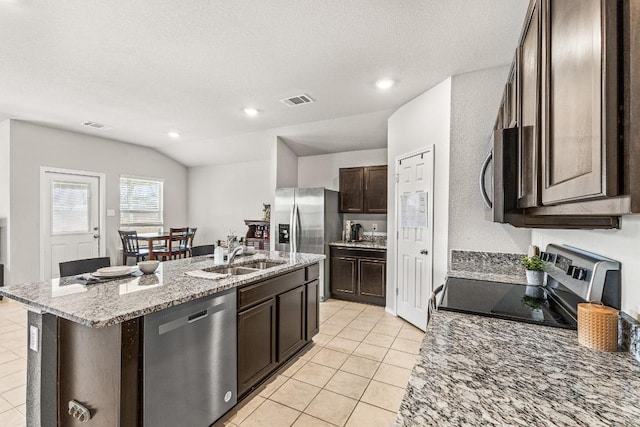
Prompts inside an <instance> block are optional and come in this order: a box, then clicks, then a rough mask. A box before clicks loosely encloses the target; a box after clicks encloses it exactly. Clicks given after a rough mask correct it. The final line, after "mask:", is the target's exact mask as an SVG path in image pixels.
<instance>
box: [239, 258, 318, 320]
mask: <svg viewBox="0 0 640 427" xmlns="http://www.w3.org/2000/svg"><path fill="white" fill-rule="evenodd" d="M304 279H305V269H303V268H301V269H300V270H296V271H292V272H291V273H287V274H284V275H282V276H278V277H274V278H273V279H267V280H264V281H262V282H258V283H254V284H252V285H248V286H245V287H243V288H239V289H238V310H242V309H244V308H246V307H249V306H251V305H253V304H256V303H258V302H260V301H264V300H266V299H268V298H271V297H274V296H276V295H278V294H281V293H283V292H286V291H288V290H290V289H293V288H295V287H296V286H300V285H301V284H303V283H304V282H305V280H304Z"/></svg>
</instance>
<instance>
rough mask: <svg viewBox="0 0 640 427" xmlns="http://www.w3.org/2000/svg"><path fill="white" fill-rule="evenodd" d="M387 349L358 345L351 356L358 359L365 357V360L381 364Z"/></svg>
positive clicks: (363, 344)
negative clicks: (358, 357)
mask: <svg viewBox="0 0 640 427" xmlns="http://www.w3.org/2000/svg"><path fill="white" fill-rule="evenodd" d="M387 351H388V349H386V348H384V347H378V346H377V345H371V344H365V343H362V344H360V345H359V346H358V347H357V348H356V349H355V350H354V351H353V354H354V355H356V356H360V357H365V358H367V359H372V360H376V361H378V362H382V359H384V356H385V355H386V354H387Z"/></svg>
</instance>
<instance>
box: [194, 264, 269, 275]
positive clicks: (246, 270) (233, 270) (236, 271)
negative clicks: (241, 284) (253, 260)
mask: <svg viewBox="0 0 640 427" xmlns="http://www.w3.org/2000/svg"><path fill="white" fill-rule="evenodd" d="M204 271H209V272H212V273H220V274H230V275H232V276H239V275H242V274H251V273H255V272H256V271H260V270H258V269H257V268H250V267H247V266H237V267H211V268H205V269H204Z"/></svg>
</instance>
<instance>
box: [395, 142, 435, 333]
mask: <svg viewBox="0 0 640 427" xmlns="http://www.w3.org/2000/svg"><path fill="white" fill-rule="evenodd" d="M396 174H397V175H396V176H397V179H396V227H397V228H396V229H397V230H398V233H397V242H396V248H397V257H398V258H397V263H396V266H397V268H396V271H397V281H396V283H397V297H396V299H397V313H398V316H400V317H402V318H404V319H406V320H407V321H408V322H410V323H412V324H413V325H415V326H417V327H418V328H420V329H422V330H425V329H426V327H427V309H428V300H429V296H430V295H431V292H432V290H433V289H432V288H433V227H432V226H433V147H430V148H427V149H425V150H424V151H422V152H418V153H413V154H412V155H409V156H407V157H404V158H402V157H401V158H398V159H397V160H396Z"/></svg>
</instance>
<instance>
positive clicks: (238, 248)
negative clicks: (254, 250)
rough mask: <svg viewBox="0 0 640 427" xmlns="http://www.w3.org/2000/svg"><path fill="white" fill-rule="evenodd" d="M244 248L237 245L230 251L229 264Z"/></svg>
mask: <svg viewBox="0 0 640 427" xmlns="http://www.w3.org/2000/svg"><path fill="white" fill-rule="evenodd" d="M242 250H243V249H242V246H236V247H235V248H233V250H232V251H231V252H229V255H228V256H227V264H231V263H232V262H233V259H234V258H235V257H236V255H238V254H239V253H241V252H242Z"/></svg>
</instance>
